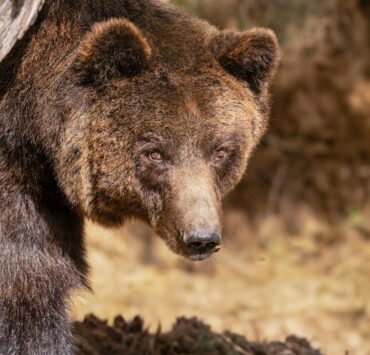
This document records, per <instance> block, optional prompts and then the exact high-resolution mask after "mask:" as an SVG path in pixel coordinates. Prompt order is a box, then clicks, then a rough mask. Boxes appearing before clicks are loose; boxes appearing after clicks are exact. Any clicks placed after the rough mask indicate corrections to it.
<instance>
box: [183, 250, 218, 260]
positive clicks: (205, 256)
mask: <svg viewBox="0 0 370 355" xmlns="http://www.w3.org/2000/svg"><path fill="white" fill-rule="evenodd" d="M220 249H221V248H220V247H218V248H216V249H214V250H213V251H211V252H206V253H197V254H190V255H187V258H188V259H189V260H191V261H203V260H206V259H208V258H209V257H210V256H211V255H212V254H213V253H218V252H219V251H220Z"/></svg>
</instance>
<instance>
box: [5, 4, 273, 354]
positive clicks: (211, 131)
mask: <svg viewBox="0 0 370 355" xmlns="http://www.w3.org/2000/svg"><path fill="white" fill-rule="evenodd" d="M278 58H279V49H278V45H277V42H276V38H275V36H274V34H273V33H272V32H271V31H268V30H261V29H257V30H251V31H247V32H243V33H236V32H219V31H218V30H216V29H215V28H213V27H212V26H210V25H209V24H207V23H205V22H202V21H200V20H197V19H194V18H191V17H189V16H187V15H185V14H182V13H180V12H178V11H177V10H176V9H175V8H174V7H173V6H172V5H169V4H167V3H165V2H162V1H159V0H158V1H156V0H135V1H134V0H127V1H122V0H108V1H103V0H94V1H92V0H81V1H75V0H63V1H62V0H46V2H45V6H44V9H43V11H42V12H41V14H40V16H39V19H38V21H37V22H36V23H35V24H34V25H33V27H32V28H31V29H30V30H29V31H28V33H27V34H26V36H25V37H24V38H23V39H22V40H21V41H20V42H19V43H18V44H17V45H16V47H15V48H14V49H13V50H12V52H11V53H10V54H9V55H8V57H7V58H6V59H5V61H3V62H2V63H1V66H0V115H1V116H0V205H1V214H0V243H1V248H0V250H1V251H0V353H1V354H24V353H30V354H31V353H32V354H63V355H65V354H71V353H73V345H72V340H71V332H70V330H69V327H68V322H67V316H66V306H65V305H66V300H67V299H68V295H69V292H70V290H71V289H72V288H74V287H79V286H84V285H85V286H86V285H87V282H86V270H87V266H86V263H85V260H84V241H83V232H82V230H83V219H84V217H89V218H92V219H93V220H95V221H96V222H98V223H100V224H102V225H106V226H112V225H118V224H121V223H123V222H124V221H125V220H126V219H127V218H140V219H142V220H144V221H146V222H147V223H148V224H150V225H151V226H152V227H153V229H154V230H156V231H157V233H158V234H159V235H160V236H161V238H163V239H164V240H165V241H166V243H167V244H168V246H169V247H170V248H171V249H172V250H174V251H175V252H176V253H178V254H181V255H183V256H185V257H187V258H190V259H193V260H199V259H203V258H205V257H207V256H209V255H210V254H211V253H212V252H213V251H216V250H218V248H219V242H220V241H219V238H220V234H221V230H222V210H221V200H222V197H223V196H224V195H225V194H226V193H227V192H228V191H230V190H231V189H232V188H233V187H234V186H235V184H236V183H237V182H238V181H239V180H240V178H241V176H242V175H243V173H244V171H245V168H246V166H247V162H248V158H249V156H250V154H251V151H252V150H253V148H254V147H255V146H256V144H257V143H258V141H259V139H260V137H261V135H262V134H263V132H264V130H265V127H266V122H267V114H268V85H269V80H270V78H271V76H272V74H273V72H274V70H275V68H276V65H277V61H278ZM202 238H203V239H202ZM203 240H206V242H207V243H203Z"/></svg>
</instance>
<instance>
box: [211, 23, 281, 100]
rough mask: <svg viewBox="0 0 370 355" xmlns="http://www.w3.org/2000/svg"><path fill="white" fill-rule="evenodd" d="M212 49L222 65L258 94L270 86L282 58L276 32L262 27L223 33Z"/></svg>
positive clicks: (212, 43)
mask: <svg viewBox="0 0 370 355" xmlns="http://www.w3.org/2000/svg"><path fill="white" fill-rule="evenodd" d="M211 50H212V51H213V53H214V55H215V57H216V59H217V60H218V61H219V63H220V64H221V66H222V67H223V68H224V69H225V70H226V71H227V72H229V73H230V74H232V75H234V76H235V77H236V78H238V79H240V80H242V81H244V82H246V83H247V84H248V85H249V87H250V89H251V90H252V91H253V92H254V93H255V94H260V93H261V92H262V91H263V90H264V89H265V88H266V87H267V85H268V83H269V80H270V79H271V77H272V75H273V73H274V71H275V69H276V66H277V64H278V62H279V59H280V49H279V44H278V41H277V38H276V36H275V34H274V32H273V31H271V30H268V29H262V28H255V29H252V30H249V31H246V32H229V31H227V32H220V33H218V34H217V35H216V36H215V37H214V38H213V39H212V41H211Z"/></svg>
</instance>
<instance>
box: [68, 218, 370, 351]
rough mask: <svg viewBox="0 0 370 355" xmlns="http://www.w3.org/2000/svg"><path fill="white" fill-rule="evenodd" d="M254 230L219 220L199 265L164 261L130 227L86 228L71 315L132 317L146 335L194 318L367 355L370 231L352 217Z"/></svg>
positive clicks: (151, 242) (154, 243) (137, 228)
mask: <svg viewBox="0 0 370 355" xmlns="http://www.w3.org/2000/svg"><path fill="white" fill-rule="evenodd" d="M279 221H280V219H277V218H273V217H270V218H266V219H264V220H263V221H261V223H259V225H260V227H259V228H258V230H256V228H251V227H250V226H249V225H248V223H247V222H246V219H245V217H244V216H243V215H242V214H241V213H239V212H238V211H229V212H228V213H227V214H226V226H225V241H224V248H223V250H222V252H220V253H218V255H216V256H215V257H214V258H213V259H211V260H209V261H206V262H203V263H189V262H187V261H185V260H182V259H181V258H179V257H177V256H175V255H173V254H172V253H171V252H170V251H168V250H167V248H166V247H165V246H164V245H163V243H162V242H161V241H159V240H157V239H156V238H155V237H152V236H151V232H150V231H149V230H148V229H147V228H146V227H144V226H142V225H140V224H132V225H129V226H127V227H125V228H124V229H122V230H111V231H107V230H103V229H101V228H99V227H97V226H94V225H92V224H88V225H87V235H88V258H89V260H90V264H91V265H92V270H91V281H92V287H93V290H94V292H93V293H92V294H84V295H79V296H76V297H75V298H74V306H73V307H72V314H73V316H74V317H75V318H77V319H82V318H83V316H84V315H85V314H87V313H90V312H93V313H95V314H96V315H97V316H99V317H102V318H108V319H113V317H114V316H116V315H117V314H123V315H124V316H125V318H128V319H130V318H132V317H134V316H135V315H137V314H140V315H141V316H142V317H144V318H145V320H146V323H147V324H149V325H150V326H151V330H155V329H156V327H157V326H158V324H159V323H161V325H162V328H163V329H164V330H166V329H169V328H170V326H171V325H172V324H173V322H174V321H175V319H176V317H178V316H188V317H191V316H197V317H199V318H200V319H202V320H204V321H206V322H207V323H208V324H210V325H211V326H212V327H213V329H215V330H216V331H222V330H225V329H230V330H232V331H233V332H237V333H239V334H245V335H246V336H247V337H248V339H252V340H282V339H284V338H285V337H286V336H287V335H289V334H296V335H298V336H304V337H306V338H307V339H309V340H310V341H311V342H312V344H313V345H314V346H317V347H320V348H321V349H322V350H323V352H324V353H325V354H344V353H345V351H349V354H356V355H367V354H370V338H369V334H370V319H369V316H370V283H369V275H370V262H369V259H370V226H369V224H368V222H367V221H366V219H365V217H364V216H363V215H362V214H361V213H359V212H358V211H353V213H352V214H351V215H350V216H349V217H348V220H346V221H345V222H343V223H341V224H339V225H327V224H325V223H323V222H319V221H317V219H315V218H313V217H311V214H309V213H300V214H299V215H297V216H296V218H295V219H294V220H292V221H290V222H288V223H287V224H286V225H285V226H283V225H281V224H280V223H279Z"/></svg>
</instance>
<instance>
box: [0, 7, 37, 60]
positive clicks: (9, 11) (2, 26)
mask: <svg viewBox="0 0 370 355" xmlns="http://www.w3.org/2000/svg"><path fill="white" fill-rule="evenodd" d="M43 3H44V0H2V1H1V2H0V61H1V60H2V59H3V58H4V57H5V56H6V55H7V54H8V53H9V52H10V50H11V49H12V47H13V46H14V44H15V43H16V42H17V40H18V39H20V38H22V37H23V35H24V34H25V33H26V31H27V30H28V28H29V27H30V26H31V25H32V24H33V22H34V21H35V19H36V17H37V14H38V13H39V11H40V10H41V7H42V5H43Z"/></svg>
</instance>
